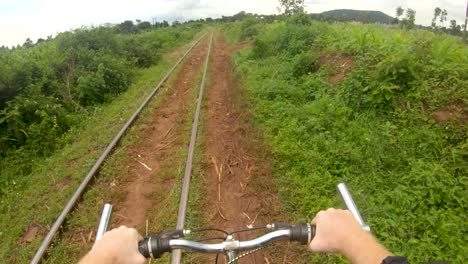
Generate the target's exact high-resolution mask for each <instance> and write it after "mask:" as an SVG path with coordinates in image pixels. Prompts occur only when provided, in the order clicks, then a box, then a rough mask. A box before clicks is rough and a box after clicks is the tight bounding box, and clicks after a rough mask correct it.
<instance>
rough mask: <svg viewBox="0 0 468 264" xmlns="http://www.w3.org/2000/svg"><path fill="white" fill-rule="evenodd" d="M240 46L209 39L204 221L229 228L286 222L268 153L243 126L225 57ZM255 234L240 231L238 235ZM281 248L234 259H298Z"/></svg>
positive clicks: (239, 96) (240, 100)
mask: <svg viewBox="0 0 468 264" xmlns="http://www.w3.org/2000/svg"><path fill="white" fill-rule="evenodd" d="M245 46H246V45H236V46H231V45H228V44H226V43H225V41H224V37H223V35H222V34H220V35H219V36H218V37H217V38H216V39H215V41H214V45H213V51H212V52H213V54H212V58H211V67H212V74H211V76H212V77H211V79H212V81H211V86H210V87H208V88H207V89H208V95H207V98H206V110H205V111H206V114H205V121H204V122H205V131H204V133H203V134H204V136H205V139H204V140H203V142H204V146H203V148H204V149H205V155H206V156H205V160H206V161H207V162H208V163H209V166H207V168H206V170H205V175H207V177H208V186H209V190H208V192H209V197H210V201H211V206H210V207H211V208H207V211H206V213H207V216H206V217H207V222H208V223H210V225H212V226H214V227H221V228H224V229H226V230H231V231H232V230H236V229H241V228H246V227H247V226H249V225H253V226H259V225H265V224H267V223H271V222H272V221H282V220H287V219H285V217H284V215H282V213H281V206H280V202H279V198H278V195H277V192H276V186H275V183H274V179H273V178H272V176H271V173H270V169H269V168H270V167H271V166H270V164H269V162H268V156H267V155H268V153H267V152H264V151H262V144H261V143H260V140H259V136H258V134H256V132H255V131H254V130H253V129H252V128H251V127H249V124H248V118H249V113H248V112H247V111H246V104H245V102H244V101H243V100H244V99H243V97H242V90H241V89H240V87H239V85H238V83H237V82H236V81H235V75H234V74H233V72H232V68H231V63H230V62H231V55H232V54H233V53H234V52H235V51H237V50H239V49H241V48H244V47H245ZM256 235H258V234H255V232H253V233H251V235H250V236H249V235H248V234H244V233H242V235H241V237H240V238H241V239H248V238H252V236H256ZM287 248H288V244H287V243H284V242H283V243H282V245H281V246H280V247H279V248H273V249H270V250H263V251H262V252H261V253H260V254H253V255H251V256H248V257H245V258H242V259H241V260H240V261H239V263H298V262H296V261H293V260H290V259H294V257H291V256H292V255H297V254H296V253H294V254H290V252H289V250H287ZM278 249H279V250H278ZM275 251H276V252H275ZM288 255H289V256H288ZM223 261H224V260H223ZM290 261H291V262H290Z"/></svg>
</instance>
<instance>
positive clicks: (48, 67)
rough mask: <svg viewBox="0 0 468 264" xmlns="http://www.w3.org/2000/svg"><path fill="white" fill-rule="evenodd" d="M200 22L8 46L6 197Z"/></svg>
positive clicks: (0, 58)
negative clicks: (140, 71)
mask: <svg viewBox="0 0 468 264" xmlns="http://www.w3.org/2000/svg"><path fill="white" fill-rule="evenodd" d="M200 26H201V25H200V24H187V25H184V26H181V27H171V28H168V27H166V28H158V29H155V30H153V31H144V32H141V33H139V34H120V33H116V32H115V31H118V30H116V29H115V28H107V27H99V28H93V29H79V30H75V31H73V32H65V33H61V34H59V35H58V36H57V37H56V38H55V39H50V40H47V41H43V42H41V43H39V44H36V45H26V44H25V45H23V47H19V48H15V49H0V64H1V65H2V67H1V68H0V157H1V158H2V160H1V161H0V169H1V176H0V195H2V194H3V193H5V192H7V189H8V186H9V185H11V184H12V183H13V181H18V179H19V178H21V177H22V176H27V175H29V174H30V173H31V171H32V169H33V164H34V163H33V162H32V161H33V160H37V159H40V158H43V157H48V156H50V155H51V154H53V153H54V152H55V151H56V150H57V149H60V148H61V147H62V146H63V145H65V144H67V143H68V142H70V138H69V137H67V136H66V133H67V131H70V130H71V129H73V128H74V127H79V126H80V123H81V122H82V121H83V120H84V119H86V118H87V117H89V116H92V115H93V112H95V111H96V110H97V109H98V108H99V106H100V105H101V104H104V103H109V102H111V101H112V100H113V98H114V97H115V96H117V95H119V94H120V93H122V92H124V91H126V90H127V89H128V88H129V87H130V85H131V84H132V83H133V82H134V80H135V77H136V73H137V71H138V69H143V68H147V67H150V66H152V65H155V64H157V63H158V62H159V61H160V60H161V53H162V52H164V51H167V50H168V49H169V48H172V47H174V46H177V45H180V43H186V42H187V41H189V40H191V39H192V37H193V35H194V34H195V32H197V31H199V30H200ZM116 28H117V29H119V28H120V27H119V26H116Z"/></svg>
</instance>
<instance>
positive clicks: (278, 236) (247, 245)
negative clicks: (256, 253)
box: [237, 229, 291, 250]
mask: <svg viewBox="0 0 468 264" xmlns="http://www.w3.org/2000/svg"><path fill="white" fill-rule="evenodd" d="M290 233H291V230H289V229H282V230H276V231H273V232H270V233H268V234H265V235H263V236H261V237H259V238H255V239H252V240H247V241H240V243H239V248H238V249H237V250H249V249H255V248H258V247H261V246H263V245H265V244H268V243H271V242H273V241H277V240H285V239H289V235H290Z"/></svg>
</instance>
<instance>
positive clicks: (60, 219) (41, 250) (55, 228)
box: [31, 33, 206, 264]
mask: <svg viewBox="0 0 468 264" xmlns="http://www.w3.org/2000/svg"><path fill="white" fill-rule="evenodd" d="M205 35H206V33H205V34H203V36H201V37H200V38H199V39H198V40H197V41H196V42H195V43H194V44H193V45H192V46H191V47H190V48H189V49H188V50H187V52H185V54H184V55H183V56H182V57H181V58H180V59H179V60H178V61H177V62H176V63H175V64H174V66H173V67H172V68H171V69H170V70H169V71H168V72H167V73H166V75H165V76H164V77H163V78H162V80H161V81H160V82H159V83H158V85H156V87H155V88H154V90H153V91H152V92H151V94H150V95H148V97H147V98H146V100H145V101H144V102H143V103H142V104H141V105H140V107H139V108H138V109H137V110H136V111H135V113H134V114H133V115H132V116H131V117H130V119H129V120H128V121H127V123H125V125H124V126H123V127H122V129H121V130H120V131H119V133H118V134H117V135H116V136H115V137H114V139H113V140H112V142H111V143H110V144H109V145H108V146H107V148H106V149H105V150H104V152H102V154H101V156H100V157H99V159H98V160H97V161H96V163H95V164H94V166H93V167H92V168H91V170H90V171H89V172H88V174H87V175H86V177H85V178H84V179H83V181H82V182H81V184H80V186H79V187H78V189H76V191H75V193H74V194H73V196H72V198H71V199H70V200H69V201H68V203H67V205H66V206H65V208H64V209H63V211H62V213H61V214H60V215H59V216H58V218H57V220H55V222H54V224H53V225H52V227H51V228H50V231H49V233H48V234H47V236H46V237H45V238H44V241H43V242H42V244H41V246H40V247H39V249H38V250H37V252H36V255H34V258H33V259H32V260H31V264H37V263H39V262H40V261H41V259H42V256H43V255H44V253H45V251H46V250H47V248H48V247H49V244H50V242H52V239H53V237H54V236H55V234H56V233H57V231H58V230H59V228H60V226H61V225H62V223H63V222H64V221H65V217H66V216H67V215H68V213H69V212H70V211H71V209H72V208H73V206H75V203H76V202H77V201H78V199H79V198H80V197H81V194H83V192H84V190H85V189H86V186H88V183H89V182H90V181H91V179H92V178H93V176H94V175H95V174H96V173H97V171H98V170H99V168H100V167H101V165H102V164H103V163H104V161H105V160H106V158H107V156H108V155H109V154H110V153H111V151H112V149H114V147H115V146H116V145H117V143H118V142H119V141H120V139H121V138H122V136H123V135H124V134H125V132H126V131H127V129H128V128H129V127H130V125H131V124H132V123H133V121H135V119H136V118H137V117H138V115H139V114H140V112H141V111H142V110H143V108H144V107H145V106H146V105H147V104H148V102H149V101H150V100H151V99H152V98H153V96H154V95H155V94H156V92H157V91H158V90H159V88H160V87H161V86H162V84H163V83H164V82H165V81H166V80H167V79H168V78H169V75H170V74H171V73H172V72H173V71H174V70H175V68H176V67H177V66H178V65H179V64H180V63H181V62H182V60H183V59H184V58H185V57H186V56H187V54H188V53H189V52H190V51H191V50H192V49H193V48H194V47H195V46H196V45H197V44H198V43H199V42H200V41H201V40H202V38H203V37H204V36H205Z"/></svg>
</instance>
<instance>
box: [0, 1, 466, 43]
mask: <svg viewBox="0 0 468 264" xmlns="http://www.w3.org/2000/svg"><path fill="white" fill-rule="evenodd" d="M277 6H278V1H277V0H236V1H233V0H132V1H128V0H79V1H78V0H68V1H67V0H16V1H15V0H0V45H9V46H10V45H16V44H21V43H23V42H24V40H26V38H28V37H30V38H31V39H33V40H34V41H35V40H36V39H37V38H39V37H42V38H45V37H46V36H48V35H52V34H56V33H57V32H61V31H65V30H70V29H73V28H79V27H81V26H83V25H84V26H90V25H99V24H103V23H106V22H110V23H119V22H122V21H124V20H135V19H141V20H147V21H149V20H151V18H152V17H157V18H158V19H159V20H162V19H169V18H176V19H184V20H187V19H194V18H205V17H220V16H222V15H233V14H236V13H238V12H240V11H242V10H244V11H246V12H251V13H258V14H275V13H277V10H276V7H277ZM397 6H402V7H404V8H406V7H411V8H413V9H415V10H416V12H417V13H416V22H417V23H419V24H425V25H428V24H430V21H431V19H432V15H433V10H434V8H435V7H436V6H440V7H441V8H446V9H447V11H448V13H449V20H450V19H453V18H455V19H456V20H457V21H458V22H459V23H462V22H463V20H464V13H465V8H466V2H465V3H464V1H463V0H450V1H449V0H425V1H420V0H394V1H387V0H352V1H350V0H306V8H307V11H308V12H309V13H317V12H322V11H326V10H332V9H340V8H349V9H363V10H380V11H383V12H385V13H386V14H388V15H391V16H393V15H394V13H395V8H396V7H397Z"/></svg>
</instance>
